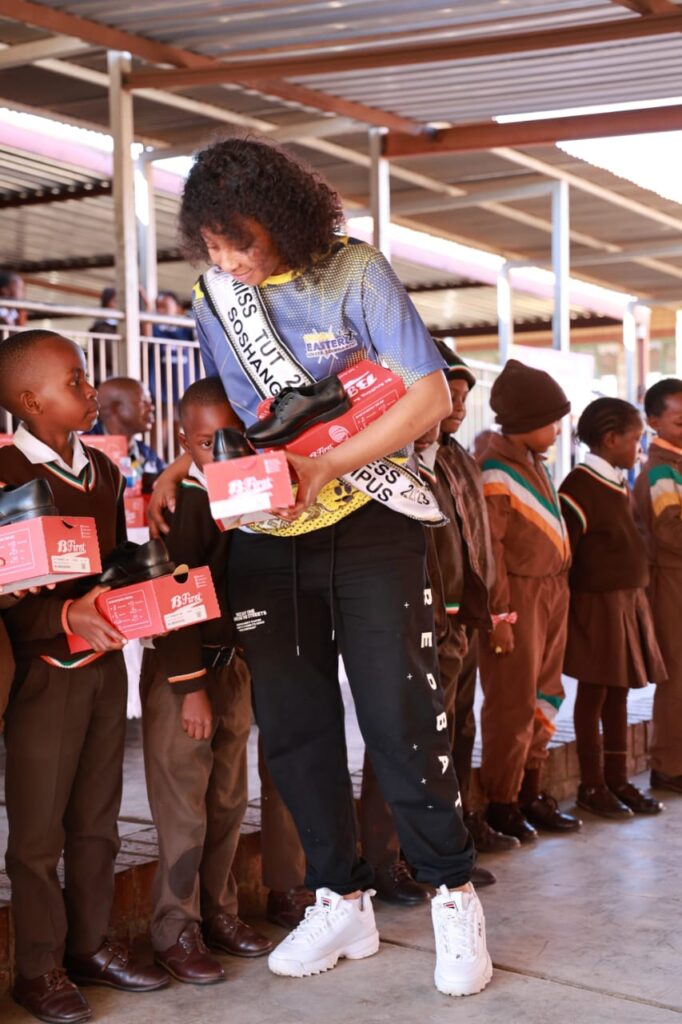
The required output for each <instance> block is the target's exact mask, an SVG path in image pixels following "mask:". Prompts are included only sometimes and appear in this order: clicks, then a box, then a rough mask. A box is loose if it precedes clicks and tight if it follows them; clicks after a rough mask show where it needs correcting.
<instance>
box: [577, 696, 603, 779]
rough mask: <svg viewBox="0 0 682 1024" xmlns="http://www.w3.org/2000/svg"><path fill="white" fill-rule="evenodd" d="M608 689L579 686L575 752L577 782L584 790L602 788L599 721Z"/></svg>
mask: <svg viewBox="0 0 682 1024" xmlns="http://www.w3.org/2000/svg"><path fill="white" fill-rule="evenodd" d="M607 689H608V687H606V686H597V685H596V684H595V683H583V682H579V683H578V691H577V693H576V697H575V706H574V708H573V724H574V727H575V740H576V749H577V753H578V762H579V764H580V781H581V782H582V784H583V785H584V786H603V785H604V784H605V780H604V769H603V767H602V742H601V736H600V735H599V719H600V716H601V714H602V708H603V706H604V702H605V701H606V691H607Z"/></svg>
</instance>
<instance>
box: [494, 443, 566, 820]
mask: <svg viewBox="0 0 682 1024" xmlns="http://www.w3.org/2000/svg"><path fill="white" fill-rule="evenodd" d="M480 461H481V469H482V473H483V491H484V494H485V498H486V504H487V507H488V518H489V521H490V532H491V537H492V546H493V554H494V558H495V571H496V578H495V584H494V586H493V588H492V592H491V612H492V615H493V617H494V616H496V615H504V614H509V613H516V615H517V616H518V620H517V622H516V624H515V625H514V626H513V627H512V628H513V632H514V650H513V651H512V652H511V653H509V654H504V655H498V654H495V653H494V652H493V651H492V650H491V649H490V644H489V643H488V639H487V638H485V639H482V642H481V643H480V645H479V666H480V672H481V683H482V686H483V693H484V697H485V699H484V702H483V709H482V712H481V733H482V740H483V757H482V763H481V784H482V787H483V790H484V792H485V795H486V797H487V799H488V800H489V801H490V802H492V803H505V804H509V803H514V802H515V801H516V800H517V798H518V795H519V791H520V788H521V783H522V780H523V775H524V771H525V770H526V769H528V770H533V769H539V768H540V767H541V765H542V763H543V761H544V760H545V759H546V757H547V744H548V743H549V740H550V739H551V737H552V735H553V734H554V731H555V727H554V724H553V722H554V718H555V717H556V714H557V711H558V709H559V707H560V706H561V703H562V701H563V698H564V690H563V686H562V684H561V669H562V664H563V658H564V649H565V646H566V625H567V615H568V597H569V593H568V567H569V563H570V548H569V542H568V534H567V530H566V525H565V523H564V520H563V518H562V515H561V509H560V507H559V499H558V496H557V494H556V491H555V489H554V485H553V484H552V481H551V478H550V476H549V473H548V471H547V469H546V467H545V464H544V461H543V460H542V459H541V458H540V457H539V456H537V455H534V454H533V453H532V452H531V451H526V452H525V453H524V452H519V450H518V449H517V447H516V446H515V445H514V444H512V442H511V441H510V440H509V439H508V438H507V437H505V436H504V435H493V436H492V437H491V439H490V441H489V444H488V448H487V449H486V451H485V452H484V453H483V455H482V457H481V460H480Z"/></svg>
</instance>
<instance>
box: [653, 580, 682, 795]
mask: <svg viewBox="0 0 682 1024" xmlns="http://www.w3.org/2000/svg"><path fill="white" fill-rule="evenodd" d="M680 600H682V571H680V569H679V568H667V567H664V566H654V567H653V568H652V572H651V583H650V586H649V601H650V603H651V611H652V614H653V620H654V626H655V629H656V638H657V640H658V643H659V646H660V648H661V653H662V655H663V661H664V662H665V667H666V670H667V675H668V678H667V679H665V680H663V681H662V682H660V683H657V684H656V692H655V695H654V713H653V736H652V741H651V767H652V768H653V770H654V771H657V772H663V773H664V774H665V775H682V630H681V628H680V622H679V609H680Z"/></svg>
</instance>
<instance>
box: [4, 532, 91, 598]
mask: <svg viewBox="0 0 682 1024" xmlns="http://www.w3.org/2000/svg"><path fill="white" fill-rule="evenodd" d="M101 571H102V562H101V561H100V554H99V544H98V542H97V527H96V524H95V520H94V519H93V518H92V517H91V516H66V517H64V518H62V517H61V516H38V517H36V518H35V519H25V520H23V522H19V523H11V524H10V525H8V526H2V527H0V591H2V592H3V593H12V592H13V591H15V590H23V589H24V588H25V587H39V586H43V585H44V584H46V583H63V582H64V581H65V580H71V579H75V578H76V577H78V576H91V575H92V574H93V573H98V572H101Z"/></svg>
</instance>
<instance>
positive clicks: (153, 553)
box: [99, 539, 175, 589]
mask: <svg viewBox="0 0 682 1024" xmlns="http://www.w3.org/2000/svg"><path fill="white" fill-rule="evenodd" d="M172 572H175V562H172V561H171V558H170V555H169V554H168V548H167V547H166V545H165V544H164V543H163V541H162V540H158V539H154V540H150V541H147V543H146V544H133V543H132V542H131V541H126V542H125V544H119V546H118V547H117V548H114V550H113V551H112V552H111V553H110V554H109V555H107V557H106V558H105V559H104V569H103V571H102V575H101V576H100V578H99V582H100V583H101V584H102V585H103V586H106V587H112V588H114V589H116V588H117V587H127V586H129V585H130V584H131V583H144V582H145V581H146V580H154V579H156V578H157V576H168V575H169V573H172Z"/></svg>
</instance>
